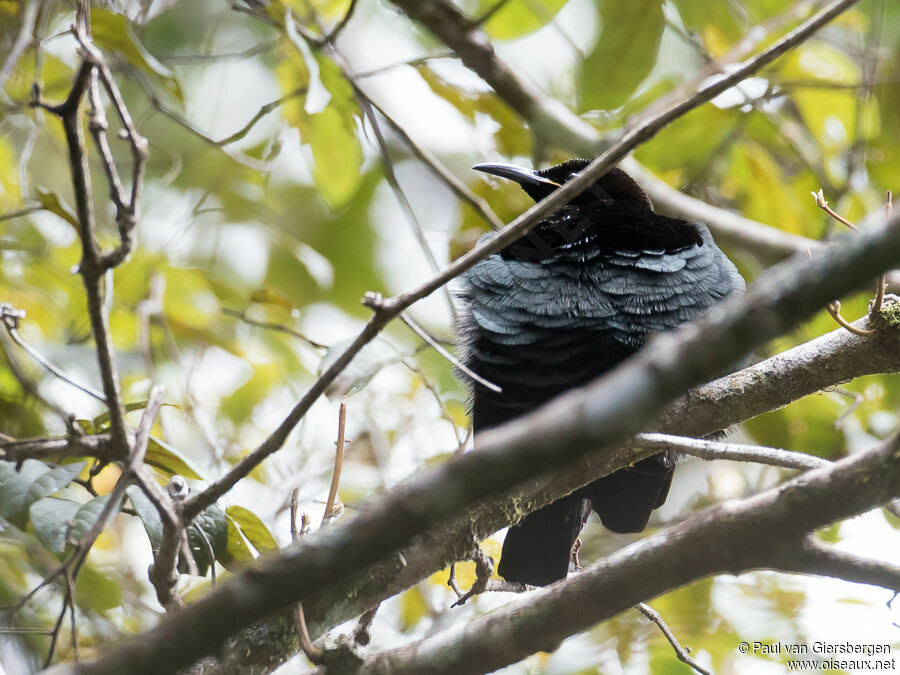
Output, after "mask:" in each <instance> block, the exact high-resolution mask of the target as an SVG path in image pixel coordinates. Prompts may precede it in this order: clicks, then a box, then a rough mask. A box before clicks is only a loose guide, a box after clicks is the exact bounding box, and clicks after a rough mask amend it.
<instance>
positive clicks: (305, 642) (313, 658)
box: [295, 602, 324, 665]
mask: <svg viewBox="0 0 900 675" xmlns="http://www.w3.org/2000/svg"><path fill="white" fill-rule="evenodd" d="M295 623H296V628H297V638H298V639H299V640H300V649H302V650H303V653H304V654H306V658H308V659H309V661H310V663H313V664H315V665H321V664H322V663H323V662H324V659H323V658H322V657H323V654H322V650H321V649H319V648H318V647H316V645H314V644H313V641H312V639H311V638H310V637H309V629H308V628H307V627H306V616H305V615H304V614H303V603H302V602H298V603H297V611H296V614H295Z"/></svg>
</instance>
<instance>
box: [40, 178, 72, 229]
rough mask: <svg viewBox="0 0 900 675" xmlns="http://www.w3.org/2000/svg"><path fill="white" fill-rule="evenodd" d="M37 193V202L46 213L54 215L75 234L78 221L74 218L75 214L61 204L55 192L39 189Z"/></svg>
mask: <svg viewBox="0 0 900 675" xmlns="http://www.w3.org/2000/svg"><path fill="white" fill-rule="evenodd" d="M37 193H38V201H39V202H40V203H41V206H43V207H44V209H45V210H46V211H49V212H50V213H53V214H56V215H57V216H59V217H60V218H62V219H63V220H65V221H66V222H67V223H69V224H70V225H71V226H72V227H74V228H75V231H76V232H77V231H78V219H77V218H76V217H75V214H73V213H72V212H71V211H70V210H69V207H68V206H66V205H65V204H63V202H62V200H61V199H60V198H59V197H58V196H57V194H56V193H55V192H51V191H50V190H48V189H47V188H42V187H39V188H38V189H37Z"/></svg>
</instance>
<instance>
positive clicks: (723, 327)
mask: <svg viewBox="0 0 900 675" xmlns="http://www.w3.org/2000/svg"><path fill="white" fill-rule="evenodd" d="M898 226H900V216H898V217H896V218H892V219H891V220H890V221H888V222H886V223H884V224H883V225H881V226H879V227H877V228H874V229H872V230H870V231H867V232H865V233H863V234H861V235H859V236H855V237H852V238H843V239H842V240H840V241H838V242H835V243H833V244H831V245H829V246H828V247H827V248H826V249H825V253H824V254H823V255H820V256H816V257H815V258H813V259H807V260H804V259H800V260H797V261H795V262H792V263H790V264H784V265H780V266H778V267H776V268H774V269H772V270H770V271H768V272H767V273H765V274H763V275H762V276H761V277H760V278H759V280H758V281H757V282H756V283H755V284H754V286H753V287H752V288H751V289H750V291H749V292H748V293H747V295H745V296H744V297H742V298H734V299H732V300H730V301H728V302H726V303H724V304H723V305H722V306H721V307H720V308H719V309H718V310H717V311H716V312H713V313H711V314H710V315H709V316H708V317H707V318H706V319H705V320H702V321H700V322H699V323H697V324H692V325H689V326H686V327H684V328H682V329H680V330H678V331H676V332H674V333H668V334H665V335H661V336H659V337H657V338H656V339H655V340H653V341H652V342H651V344H649V345H648V346H647V347H646V348H645V349H644V350H643V351H642V352H640V353H639V354H637V355H636V356H634V357H633V358H631V359H629V360H628V361H627V362H625V363H624V364H622V365H621V366H620V367H618V368H616V369H615V370H613V371H611V372H610V373H609V374H608V375H606V376H605V377H602V378H600V379H599V380H597V381H596V382H593V383H591V384H589V385H588V386H586V387H585V388H583V389H580V390H576V391H572V392H570V393H568V394H565V395H563V396H561V397H559V398H557V399H556V400H554V401H552V402H550V403H549V404H547V405H545V406H543V407H541V408H540V409H538V410H536V411H535V412H533V413H531V414H529V415H527V416H525V417H522V418H519V419H518V420H516V421H514V422H512V423H509V424H506V425H503V426H501V427H498V428H497V429H494V430H490V431H488V432H485V433H484V434H483V435H482V437H481V449H480V450H479V451H478V452H476V453H470V454H468V455H464V456H463V457H460V458H459V459H457V460H456V461H454V462H448V463H445V464H443V465H441V466H439V467H437V468H435V469H432V470H429V471H426V472H423V473H421V474H420V475H419V476H417V477H416V478H414V479H412V480H410V481H408V482H406V483H404V484H402V485H401V486H399V487H398V488H396V489H395V490H393V491H391V492H390V493H388V494H386V495H384V496H382V497H381V498H379V499H376V500H374V501H373V502H371V503H370V504H369V505H368V507H367V508H366V509H364V510H362V511H361V512H360V514H359V515H358V516H357V517H356V518H354V519H353V520H352V521H350V522H347V523H345V524H342V525H338V526H335V527H331V528H327V529H326V530H323V531H321V532H320V533H317V534H315V535H312V536H310V537H308V538H306V539H305V540H304V542H303V544H302V545H301V546H299V547H298V548H296V549H292V550H289V551H287V552H285V553H283V554H281V555H279V556H275V557H273V558H271V559H270V560H269V561H267V562H265V563H262V564H260V565H258V566H256V567H255V568H254V569H252V570H250V571H248V572H246V573H244V574H241V575H238V576H237V577H236V578H235V579H233V580H231V581H230V582H229V583H225V584H220V585H219V586H218V587H217V589H216V590H215V591H213V592H211V593H210V594H209V595H207V596H205V597H204V598H203V599H201V600H199V601H197V602H196V603H194V604H192V605H191V606H189V607H187V608H185V609H184V610H183V611H181V612H179V613H178V614H176V615H173V616H172V617H170V618H169V619H167V620H166V621H165V622H163V623H162V624H160V626H158V627H157V628H155V629H153V630H151V631H149V632H147V633H145V634H144V635H142V636H140V637H138V638H135V639H132V640H130V641H128V642H126V643H124V644H123V645H122V646H120V647H119V648H118V649H117V650H115V651H113V652H110V653H108V654H107V655H106V656H104V657H102V658H101V659H100V660H99V661H97V662H95V663H94V664H93V665H92V666H83V668H84V669H85V672H94V673H100V672H122V671H123V670H124V671H127V672H131V673H143V672H159V670H158V669H159V665H160V664H161V663H165V664H166V666H167V667H168V668H171V669H177V668H180V667H183V666H186V665H188V664H189V663H191V662H193V660H195V659H196V658H198V657H200V656H202V655H204V654H206V653H209V652H211V651H213V650H215V649H217V648H218V646H219V645H221V643H222V640H223V639H224V638H225V637H226V636H227V635H230V634H231V633H233V632H235V631H237V630H239V629H240V628H242V627H243V626H246V625H248V624H250V623H253V622H255V621H258V620H260V619H262V618H263V617H265V616H268V615H269V614H271V613H273V612H275V611H277V610H279V609H282V608H284V607H286V606H288V605H290V604H292V603H295V602H298V601H301V602H302V601H305V600H306V599H307V598H309V597H310V596H314V595H316V594H317V593H322V592H325V591H327V590H328V589H329V588H334V587H335V586H337V585H338V584H339V582H341V581H342V580H344V579H348V578H350V577H351V576H352V575H356V574H360V573H363V572H364V571H365V570H366V569H367V568H368V567H369V566H370V565H372V564H373V563H375V562H377V561H379V560H381V559H383V558H385V557H387V556H389V555H391V554H392V553H393V552H395V551H397V550H398V549H400V548H401V547H403V546H405V545H407V544H408V543H409V542H410V541H411V540H412V539H413V538H414V537H416V536H420V535H423V534H425V533H427V532H428V531H429V530H431V529H432V528H435V527H436V526H438V525H440V524H441V523H443V522H445V521H447V520H448V519H449V518H452V517H454V516H456V515H458V514H460V513H461V512H462V511H464V510H465V509H466V508H467V507H469V506H471V505H473V504H475V503H476V502H478V501H480V500H482V499H486V498H489V497H491V496H493V495H497V494H498V493H500V492H503V491H505V490H510V489H512V488H513V487H515V486H516V485H518V484H520V483H523V482H525V481H528V480H531V479H534V478H537V477H538V476H540V475H541V474H544V473H546V472H550V471H552V470H553V469H554V468H555V467H558V466H560V464H562V463H567V462H575V461H576V460H578V459H581V458H583V457H584V456H586V455H587V454H588V453H589V451H593V450H596V449H598V448H603V447H606V446H609V445H611V444H614V443H616V442H618V441H621V440H622V439H624V438H625V437H626V436H628V435H630V434H633V433H635V432H637V431H639V430H640V427H641V426H644V425H646V424H647V423H648V420H653V419H655V418H656V417H657V416H658V415H659V413H660V412H661V411H662V409H663V408H664V406H666V405H667V404H668V403H669V402H671V401H673V400H674V399H675V398H676V397H677V396H679V395H680V394H681V393H683V392H684V391H685V390H687V389H688V388H689V387H691V386H695V385H697V384H700V383H701V382H703V381H704V380H705V379H708V378H710V377H713V376H714V375H715V374H717V373H719V372H722V371H723V370H726V369H727V368H728V367H729V366H730V364H733V363H735V362H737V361H739V360H740V359H741V358H743V357H744V355H745V354H746V353H747V352H748V351H750V350H751V349H753V348H754V347H756V346H758V345H759V344H762V343H763V342H765V341H767V340H769V339H771V338H773V337H775V336H777V335H780V334H783V333H784V332H786V331H788V330H790V329H791V328H792V327H794V326H796V325H797V324H798V323H799V322H800V321H802V320H804V319H805V318H806V317H809V316H811V315H812V314H813V313H815V311H816V310H817V308H818V307H820V306H821V305H822V304H823V302H825V301H826V300H827V298H830V297H834V296H836V295H840V294H841V293H843V292H846V291H848V290H850V289H853V288H857V287H859V286H860V285H862V284H864V283H866V281H868V280H870V279H871V277H872V276H873V275H877V274H879V273H880V272H881V271H883V270H884V269H887V268H888V267H890V266H891V265H892V264H895V263H896V262H897V259H898V256H900V227H898ZM379 316H382V315H381V314H378V313H376V318H377V317H379ZM371 325H372V324H371V323H370V326H371ZM853 337H856V336H853ZM359 339H361V338H358V340H359ZM710 344H715V345H717V349H715V350H711V349H710V348H709V345H710ZM348 360H349V359H348ZM842 466H846V464H843V465H842ZM851 466H854V467H856V466H857V465H856V464H853V463H852V461H851ZM829 470H830V469H828V468H826V469H820V470H819V471H820V472H823V473H824V472H827V471H829ZM897 471H898V472H900V462H898V463H897ZM889 476H890V472H889V471H887V470H886V471H884V472H881V473H879V474H878V475H876V476H874V477H873V480H872V481H871V483H870V484H871V485H872V486H873V488H874V486H879V485H882V484H883V482H884V480H885V478H886V477H889ZM891 487H896V485H893V486H891ZM816 494H819V492H818V491H816ZM891 496H893V495H887V496H884V495H880V494H879V497H878V498H879V500H880V501H878V502H877V503H881V502H883V501H887V500H888V499H889V498H890V497H891ZM837 503H840V504H841V507H842V508H845V509H847V511H842V512H841V513H846V512H853V510H854V509H856V508H857V506H858V505H857V506H855V505H854V502H853V499H848V500H847V501H846V502H843V501H842V500H833V499H832V498H831V496H830V495H829V504H830V508H827V509H824V510H818V509H817V510H816V514H818V515H816V517H817V518H818V517H822V518H826V517H830V516H829V515H828V514H831V516H834V517H839V514H837V513H835V511H834V505H835V504H837ZM195 504H196V502H195ZM797 523H798V527H799V526H802V525H805V524H807V523H805V522H804V520H803V518H798V519H797ZM811 526H812V525H810V527H811ZM771 531H772V530H769V532H771ZM700 569H702V567H701V568H700ZM593 597H596V596H593ZM641 599H645V598H633V599H632V601H631V602H630V603H629V605H628V606H632V605H634V604H635V602H637V601H638V600H641ZM210 617H215V621H211V620H210ZM563 625H564V624H563Z"/></svg>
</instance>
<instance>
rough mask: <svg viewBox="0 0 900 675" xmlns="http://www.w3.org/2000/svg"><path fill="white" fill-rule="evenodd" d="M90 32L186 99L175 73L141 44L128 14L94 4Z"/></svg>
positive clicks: (178, 96)
mask: <svg viewBox="0 0 900 675" xmlns="http://www.w3.org/2000/svg"><path fill="white" fill-rule="evenodd" d="M91 33H92V34H93V37H94V42H96V43H97V45H99V46H100V47H101V48H102V49H110V50H113V51H116V52H119V54H120V55H121V56H122V57H123V58H124V59H125V60H126V61H128V63H130V64H131V65H132V66H134V67H135V68H138V69H140V70H143V71H144V72H145V73H146V74H147V75H149V76H150V77H151V78H152V79H154V80H156V81H157V82H159V83H160V84H162V86H163V87H165V89H166V90H167V91H168V92H169V93H170V94H172V95H173V96H174V97H175V98H177V99H178V100H179V101H184V94H183V93H182V91H181V85H180V84H179V83H178V80H177V79H175V75H174V73H173V72H172V71H171V70H169V69H168V68H167V67H166V66H164V65H163V64H162V63H160V62H159V61H157V60H156V58H154V56H153V55H152V54H151V53H150V52H148V51H147V49H146V48H145V47H144V45H142V44H141V42H140V40H138V38H137V35H135V34H134V30H133V29H132V28H131V22H130V21H129V20H128V18H127V17H126V16H124V15H122V14H118V13H116V12H110V11H109V10H105V9H102V8H100V7H95V8H93V9H92V10H91Z"/></svg>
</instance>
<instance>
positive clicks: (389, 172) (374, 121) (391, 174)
mask: <svg viewBox="0 0 900 675" xmlns="http://www.w3.org/2000/svg"><path fill="white" fill-rule="evenodd" d="M357 102H358V103H359V106H360V108H362V110H363V112H364V113H365V115H366V117H367V118H368V119H369V124H371V125H372V131H373V132H374V133H375V141H376V143H377V144H378V152H379V154H380V155H381V165H382V167H383V168H384V177H385V179H387V182H388V184H389V185H390V186H391V191H393V193H394V197H395V198H396V199H397V202H399V204H400V207H401V208H402V209H403V212H404V214H406V220H407V222H408V223H409V226H410V229H411V230H412V232H413V236H414V237H415V238H416V241H417V242H418V244H419V248H421V249H422V253H423V254H424V255H425V260H426V261H427V262H428V266H429V267H430V268H431V271H432V273H433V274H436V273H438V272H439V271H440V269H441V267H440V265H439V264H438V261H437V259H436V258H435V257H434V251H432V250H431V246H430V245H429V244H428V240H427V239H426V237H425V231H424V230H423V229H422V224H421V223H420V222H419V219H418V218H417V217H416V212H415V211H414V210H413V208H412V205H411V204H410V203H409V199H407V198H406V193H405V192H404V191H403V188H402V187H401V186H400V181H398V180H397V174H396V172H395V171H394V162H393V161H392V160H391V155H390V152H389V151H388V146H387V143H386V142H385V140H384V135H383V134H382V133H381V126H380V125H379V124H378V118H377V117H376V115H375V112H374V111H373V110H372V106H371V105H370V104H369V102H368V101H367V100H366V99H364V98H359V97H358V98H357ZM443 295H444V300H445V301H446V302H447V308H448V309H449V311H450V317H451V319H452V322H453V324H456V307H455V306H454V304H453V298H452V297H451V296H450V289H449V288H447V287H446V286H444V288H443Z"/></svg>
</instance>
